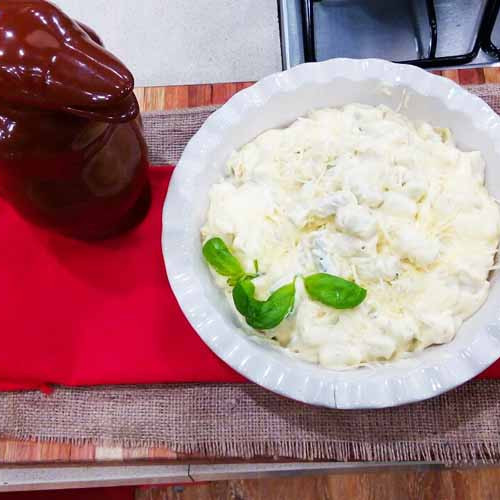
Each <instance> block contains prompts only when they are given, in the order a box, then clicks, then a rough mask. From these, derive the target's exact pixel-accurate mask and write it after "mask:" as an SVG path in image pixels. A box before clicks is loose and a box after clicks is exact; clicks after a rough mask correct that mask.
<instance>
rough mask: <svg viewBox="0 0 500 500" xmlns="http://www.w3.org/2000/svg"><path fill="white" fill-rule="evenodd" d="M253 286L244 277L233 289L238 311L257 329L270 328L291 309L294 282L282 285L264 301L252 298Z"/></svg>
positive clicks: (278, 322)
mask: <svg viewBox="0 0 500 500" xmlns="http://www.w3.org/2000/svg"><path fill="white" fill-rule="evenodd" d="M254 295H255V286H254V284H253V283H252V282H251V281H250V280H248V279H244V280H241V281H239V282H238V283H237V285H236V286H235V287H234V289H233V300H234V304H235V306H236V309H237V310H238V311H239V313H240V314H241V315H243V316H245V320H246V322H247V323H248V324H249V325H250V326H251V327H252V328H255V329H257V330H270V329H272V328H275V327H277V326H278V325H279V324H280V323H281V322H282V321H283V320H284V319H285V317H286V316H287V315H288V314H289V313H290V311H291V310H292V309H293V305H294V303H295V282H293V283H290V284H288V285H285V286H282V287H281V288H279V289H278V290H276V291H275V292H274V293H272V294H271V295H270V297H269V298H268V299H267V300H266V301H260V300H257V299H255V298H254Z"/></svg>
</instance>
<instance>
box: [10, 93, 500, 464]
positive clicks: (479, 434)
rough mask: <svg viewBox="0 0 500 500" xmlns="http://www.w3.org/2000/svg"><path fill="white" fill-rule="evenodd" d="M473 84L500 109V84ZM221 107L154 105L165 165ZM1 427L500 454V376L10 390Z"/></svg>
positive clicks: (34, 433) (235, 448)
mask: <svg viewBox="0 0 500 500" xmlns="http://www.w3.org/2000/svg"><path fill="white" fill-rule="evenodd" d="M470 90H471V91H472V92H474V93H475V94H478V95H480V96H481V97H482V98H483V99H485V100H486V101H487V102H488V103H489V104H490V105H491V106H492V107H493V108H494V109H495V110H496V111H497V112H498V111H500V86H497V85H482V86H478V87H471V88H470ZM213 110H214V108H203V109H195V110H187V111H176V112H168V113H152V114H147V115H146V116H145V117H144V118H145V128H146V135H147V139H148V142H149V145H150V149H151V154H152V160H153V163H156V164H166V163H176V162H177V161H178V159H179V157H180V155H181V153H182V150H183V149H184V147H185V145H186V143H187V141H188V140H189V138H190V137H191V136H192V135H193V134H194V133H195V132H196V131H197V130H198V129H199V127H200V126H201V124H202V123H203V122H204V120H205V119H206V118H207V117H208V116H209V115H210V113H212V112H213ZM0 436H3V437H11V438H16V439H38V440H47V441H58V442H71V443H88V442H91V443H95V444H102V443H106V444H108V445H109V444H116V445H119V446H132V447H136V446H137V447H151V446H162V447H168V448H170V449H172V450H173V451H177V452H180V453H195V454H197V455H200V456H210V457H218V458H227V457H244V458H250V457H255V456H281V457H290V458H295V459H309V460H312V459H323V460H325V459H329V460H339V461H395V460H398V461H400V460H404V461H409V460H412V461H413V460H426V461H431V462H432V461H434V462H445V463H460V464H467V463H472V462H476V461H500V380H498V381H497V380H489V381H486V380H483V381H473V382H470V383H468V384H466V385H464V386H462V387H460V388H458V389H456V390H454V391H451V392H448V393H447V394H444V395H442V396H440V397H437V398H434V399H431V400H429V401H425V402H422V403H417V404H413V405H408V406H404V407H399V408H392V409H386V410H372V411H340V410H328V409H324V408H315V407H311V406H307V405H304V404H301V403H297V402H294V401H291V400H288V399H285V398H283V397H281V396H277V395H275V394H272V393H270V392H268V391H266V390H265V389H262V388H260V387H258V386H255V385H253V384H241V385H236V384H234V385H233V384H219V385H217V384H209V385H192V384H189V385H188V384H185V385H178V384H175V385H155V386H119V387H99V388H80V389H68V388H58V389H56V391H55V392H54V393H53V394H52V395H50V396H46V395H44V394H41V393H38V392H27V393H4V394H0Z"/></svg>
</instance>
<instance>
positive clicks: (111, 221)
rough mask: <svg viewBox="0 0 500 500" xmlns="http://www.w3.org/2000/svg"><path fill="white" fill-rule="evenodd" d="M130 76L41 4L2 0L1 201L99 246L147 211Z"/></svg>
mask: <svg viewBox="0 0 500 500" xmlns="http://www.w3.org/2000/svg"><path fill="white" fill-rule="evenodd" d="M133 88H134V79H133V76H132V74H131V73H130V72H129V71H128V69H127V68H126V67H125V66H124V65H123V64H122V63H121V62H120V61H119V60H118V59H117V58H116V57H115V56H113V55H112V54H110V53H109V52H108V51H107V50H106V49H105V48H104V47H103V46H102V43H101V41H100V39H99V37H98V36H97V35H96V34H95V33H94V32H93V31H92V30H91V29H90V28H88V27H86V26H83V25H81V24H78V23H77V22H75V21H73V20H72V19H70V18H69V17H67V16H66V15H65V14H64V13H62V12H61V11H60V10H59V9H58V8H56V7H55V6H54V5H53V4H51V3H49V2H46V1H43V0H38V1H37V0H31V1H23V0H2V1H1V2H0V195H1V196H3V197H4V198H5V199H6V200H7V201H9V202H10V203H11V204H12V205H13V206H14V207H15V208H16V209H17V210H18V212H20V213H21V214H22V215H23V216H24V217H26V218H27V219H29V220H30V221H32V222H34V223H35V224H38V225H41V226H46V227H48V228H52V229H55V230H57V231H59V232H61V233H63V234H65V235H67V236H70V237H74V238H79V239H87V240H91V239H100V238H105V237H108V236H111V235H114V234H117V233H119V232H122V231H124V230H126V229H128V228H130V227H132V226H134V225H135V224H137V223H138V222H140V220H142V218H143V217H144V215H145V214H146V212H147V209H148V207H149V197H150V192H149V183H148V179H147V163H148V159H147V147H146V143H145V141H144V138H143V133H142V125H141V121H140V116H139V105H138V103H137V99H136V98H135V96H134V94H133Z"/></svg>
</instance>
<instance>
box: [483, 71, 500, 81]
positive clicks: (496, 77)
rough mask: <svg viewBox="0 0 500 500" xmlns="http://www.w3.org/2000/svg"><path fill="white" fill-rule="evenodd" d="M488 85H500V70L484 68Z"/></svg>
mask: <svg viewBox="0 0 500 500" xmlns="http://www.w3.org/2000/svg"><path fill="white" fill-rule="evenodd" d="M483 72H484V79H485V81H486V83H500V68H484V70H483Z"/></svg>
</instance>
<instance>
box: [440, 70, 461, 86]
mask: <svg viewBox="0 0 500 500" xmlns="http://www.w3.org/2000/svg"><path fill="white" fill-rule="evenodd" d="M441 76H444V77H445V78H449V79H450V80H453V81H454V82H455V83H459V81H458V70H456V69H447V70H444V71H442V72H441Z"/></svg>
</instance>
